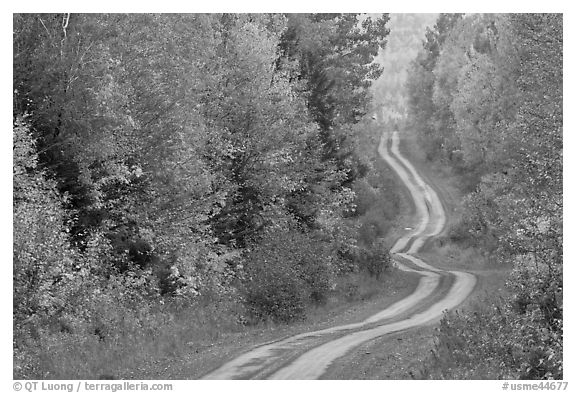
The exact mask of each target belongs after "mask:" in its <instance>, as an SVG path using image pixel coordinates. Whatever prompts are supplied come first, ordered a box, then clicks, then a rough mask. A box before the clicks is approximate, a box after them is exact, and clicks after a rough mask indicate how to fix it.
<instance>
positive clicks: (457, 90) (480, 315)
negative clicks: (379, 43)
mask: <svg viewBox="0 0 576 393" xmlns="http://www.w3.org/2000/svg"><path fill="white" fill-rule="evenodd" d="M562 29H563V25H562V15H561V14H504V15H496V14H474V15H462V14H441V15H440V16H439V17H438V19H437V21H436V24H435V25H434V27H433V28H430V29H428V30H427V32H426V38H425V40H424V42H423V46H422V48H421V50H420V51H419V53H418V55H417V57H416V59H415V60H414V61H413V62H412V64H411V67H410V69H409V71H408V77H407V84H406V90H407V91H406V93H407V103H408V105H407V106H408V108H407V111H408V116H407V118H406V127H407V128H409V129H410V130H412V131H413V132H414V134H415V135H416V138H417V139H418V141H419V145H420V146H421V147H422V149H424V150H425V154H426V158H427V160H428V162H438V163H442V164H443V165H445V166H447V167H449V168H451V169H452V170H453V172H452V173H453V175H454V176H455V178H456V179H458V180H457V182H458V183H459V186H460V189H461V190H462V191H463V193H464V198H463V200H462V201H461V207H460V215H459V220H458V222H457V223H455V224H454V225H453V226H452V228H451V230H450V233H449V234H448V235H447V236H446V238H447V239H445V240H446V241H449V242H451V243H452V244H455V245H457V246H458V247H460V248H462V249H475V250H480V253H479V254H478V255H481V256H482V257H483V258H486V259H487V260H488V261H489V262H491V263H493V264H499V265H504V266H507V267H509V269H510V271H509V276H508V277H507V282H506V287H507V290H508V292H507V295H506V296H504V297H503V298H498V299H489V300H488V301H486V302H484V303H483V304H478V305H476V306H477V307H476V309H475V310H474V311H473V312H467V313H466V312H465V313H450V314H448V315H446V317H445V318H444V320H443V321H442V324H441V327H440V330H439V334H438V336H437V345H436V349H435V352H434V354H433V356H432V358H431V360H430V362H429V364H428V365H427V366H426V367H425V370H424V373H423V374H424V376H425V377H428V378H446V379H518V378H520V379H562V376H563V357H562V356H563V346H562V342H563V300H562V294H563V275H562V257H563V254H562V246H563V237H562V201H563V199H562V156H563V152H562V146H563V145H562V114H563V112H562V103H563V100H562V97H563V96H562V80H563V79H562V75H563V68H562V64H563V62H562V59H563V56H562V53H563V52H562V49H563V46H562V44H563V36H562V31H563V30H562Z"/></svg>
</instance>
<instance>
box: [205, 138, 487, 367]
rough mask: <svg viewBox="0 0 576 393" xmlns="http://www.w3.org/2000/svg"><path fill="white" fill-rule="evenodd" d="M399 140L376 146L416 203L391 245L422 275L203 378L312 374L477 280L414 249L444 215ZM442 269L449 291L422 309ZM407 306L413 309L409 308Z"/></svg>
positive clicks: (425, 319) (412, 322)
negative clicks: (346, 315) (377, 305)
mask: <svg viewBox="0 0 576 393" xmlns="http://www.w3.org/2000/svg"><path fill="white" fill-rule="evenodd" d="M390 139H391V146H390V147H389V146H388V142H389V140H390ZM398 143H399V139H398V134H397V133H396V132H395V133H393V134H392V138H389V135H388V134H387V133H385V134H384V135H383V136H382V139H381V141H380V145H379V147H378V151H379V154H380V155H381V157H382V158H383V159H384V160H385V161H386V162H387V163H388V165H390V167H392V168H393V169H394V171H395V172H396V173H397V174H398V176H399V177H400V178H401V179H402V181H403V182H404V183H405V185H406V187H407V188H408V190H409V191H410V194H411V196H412V198H413V200H414V205H415V207H416V214H417V217H418V225H417V226H416V228H414V229H413V230H412V231H410V232H408V233H407V234H405V235H404V236H403V237H401V238H400V239H398V240H397V241H396V243H395V244H394V246H393V247H392V249H391V250H390V252H391V254H392V256H393V259H394V262H395V264H396V266H397V267H398V268H399V269H401V270H404V271H409V272H413V273H416V274H420V275H421V276H422V277H421V278H420V281H419V283H418V286H417V287H416V289H415V290H414V292H413V293H412V294H411V295H409V296H408V297H406V298H404V299H402V300H400V301H398V302H396V303H394V304H392V305H391V306H389V307H387V308H386V309H384V310H382V311H380V312H379V313H377V314H375V315H372V316H371V317H369V318H367V319H366V320H364V321H362V322H358V323H352V324H348V325H341V326H335V327H332V328H328V329H323V330H318V331H314V332H309V333H302V334H298V335H295V336H291V337H288V338H285V339H282V340H279V341H275V342H270V343H267V344H264V345H261V346H259V347H257V348H255V349H253V350H251V351H249V352H247V353H244V354H243V355H240V356H239V357H237V358H235V359H233V360H231V361H230V362H228V363H226V364H224V365H222V366H221V367H220V368H218V369H216V370H214V371H212V372H211V373H209V374H207V375H205V376H204V377H203V378H202V379H317V378H319V377H320V376H321V375H322V374H323V373H324V372H325V371H326V370H327V368H328V367H329V366H330V364H331V363H332V362H333V361H334V360H335V359H337V358H339V357H341V356H344V355H345V354H346V352H348V351H349V350H351V349H352V348H354V347H356V346H358V345H360V344H362V343H364V342H366V341H369V340H372V339H374V338H377V337H380V336H383V335H386V334H389V333H393V332H397V331H400V330H405V329H409V328H412V327H416V326H421V325H425V324H428V323H431V322H434V321H436V320H438V319H439V318H440V317H441V316H442V312H443V311H444V310H446V309H451V308H454V307H456V306H457V305H458V304H460V303H461V302H462V301H463V300H464V299H466V297H467V296H468V295H469V294H470V292H471V291H472V290H473V288H474V286H475V283H476V278H475V277H474V276H473V275H472V274H469V273H464V272H456V271H443V270H441V269H438V268H436V267H434V266H431V265H429V264H427V263H426V262H424V261H423V260H421V259H420V258H418V257H416V256H415V255H414V254H415V253H417V252H418V250H419V249H420V247H422V245H423V244H424V242H425V241H426V239H428V238H429V237H432V236H435V235H437V234H439V233H440V232H441V231H442V229H443V228H444V225H445V223H446V215H445V213H444V209H443V207H442V203H441V202H440V199H439V198H438V195H437V194H436V193H435V192H434V190H433V189H432V188H431V187H430V186H428V184H426V182H424V180H423V179H422V178H421V177H420V176H419V175H418V173H417V171H416V170H415V169H414V167H413V166H412V164H411V163H410V162H409V161H408V160H406V159H405V158H404V157H403V156H402V155H401V153H400V152H399V150H398ZM446 275H451V276H452V277H453V283H452V286H451V287H450V289H449V290H448V293H447V294H446V295H445V296H444V297H443V298H441V299H440V300H439V301H437V302H435V303H433V304H431V305H429V306H428V307H427V308H426V309H425V310H418V306H419V305H421V304H423V303H424V302H425V300H426V299H429V298H430V297H431V296H432V295H433V294H434V293H436V292H437V291H438V290H439V287H440V280H441V277H442V276H446ZM410 310H414V312H412V313H410ZM405 313H408V316H407V317H406V318H404V319H401V320H396V321H389V320H390V319H391V318H394V317H398V316H400V315H402V314H405ZM308 348H311V349H308ZM287 361H288V364H285V363H286V362H287Z"/></svg>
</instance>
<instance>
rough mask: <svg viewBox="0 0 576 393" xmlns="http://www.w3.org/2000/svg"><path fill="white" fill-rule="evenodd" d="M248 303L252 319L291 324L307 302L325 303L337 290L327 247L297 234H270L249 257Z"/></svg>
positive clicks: (253, 249) (246, 288)
mask: <svg viewBox="0 0 576 393" xmlns="http://www.w3.org/2000/svg"><path fill="white" fill-rule="evenodd" d="M246 260H247V266H246V277H245V279H244V280H243V292H244V300H245V303H246V306H247V308H248V309H249V310H250V313H251V316H252V317H254V318H256V319H259V320H261V319H266V318H271V319H273V320H277V321H281V322H289V321H291V320H295V319H298V318H301V317H303V315H304V311H305V305H306V303H307V302H312V303H321V302H323V301H325V299H326V296H327V293H328V292H329V291H330V289H331V288H332V286H333V277H334V271H333V270H334V269H333V267H332V264H331V260H332V256H331V254H330V252H329V249H328V247H327V245H326V244H325V243H323V242H322V241H320V240H317V239H315V238H314V237H313V236H306V234H303V233H300V232H297V231H279V232H276V233H268V234H266V235H265V236H264V238H263V239H262V240H261V241H260V242H259V243H258V245H256V246H254V247H253V248H252V249H251V251H250V252H249V253H248V254H247V257H246Z"/></svg>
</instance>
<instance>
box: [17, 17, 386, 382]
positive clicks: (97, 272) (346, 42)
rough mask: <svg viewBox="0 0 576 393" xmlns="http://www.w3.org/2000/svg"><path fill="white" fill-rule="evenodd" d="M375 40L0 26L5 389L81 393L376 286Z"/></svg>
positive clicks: (374, 35) (356, 33)
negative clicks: (198, 337) (9, 46)
mask: <svg viewBox="0 0 576 393" xmlns="http://www.w3.org/2000/svg"><path fill="white" fill-rule="evenodd" d="M387 21H388V16H387V15H386V14H384V15H380V16H379V17H375V18H365V17H364V18H358V17H357V15H355V14H297V15H279V14H241V15H235V14H234V15H233V14H223V15H216V14H212V15H200V14H194V15H144V14H138V15H116V14H108V15H101V14H84V15H82V14H72V15H71V14H38V15H36V14H22V15H14V21H13V22H14V41H13V45H14V46H13V51H14V58H13V61H14V62H13V67H14V81H13V87H14V94H13V97H14V110H13V116H14V127H13V141H14V146H13V152H14V166H13V170H14V181H13V185H14V186H13V187H14V188H13V196H14V205H13V213H14V255H13V258H14V281H13V282H14V362H15V367H14V376H15V378H37V379H38V378H65V379H67V378H72V377H83V378H96V377H98V376H99V374H101V373H103V372H113V371H114V367H115V366H117V365H118V363H119V362H123V363H124V364H123V365H126V364H128V363H127V362H128V360H127V359H128V357H127V356H128V355H127V353H129V352H130V351H134V350H135V348H139V349H138V350H140V351H141V350H142V349H141V348H142V347H143V343H144V342H146V345H151V344H150V342H153V343H156V344H154V345H157V346H161V345H167V344H162V340H165V341H166V342H168V341H169V339H167V338H166V336H175V335H178V334H180V333H182V332H181V331H178V329H185V328H188V329H189V330H194V329H195V328H196V327H198V330H202V329H203V331H205V332H206V334H212V333H213V332H214V331H218V329H219V328H220V327H219V326H220V325H222V324H232V325H246V324H255V323H258V322H259V321H272V322H290V321H293V320H297V319H299V318H302V317H303V315H304V310H305V308H306V307H308V306H309V305H311V304H322V302H323V301H324V300H325V298H326V296H327V295H328V294H329V293H330V291H333V290H334V289H335V287H336V279H337V277H340V276H342V275H346V274H350V273H354V272H358V271H366V272H367V273H366V274H369V275H373V276H377V277H378V276H380V274H382V271H383V270H384V269H386V268H387V267H388V263H389V257H388V256H387V249H386V248H385V245H384V244H382V242H378V241H376V239H375V236H364V237H362V236H359V235H358V233H359V232H358V229H359V226H362V223H361V222H359V221H358V220H359V218H360V216H361V215H362V214H363V213H362V214H361V213H358V212H357V211H356V209H355V206H356V205H357V204H358V203H360V204H361V205H363V206H362V209H363V210H364V212H366V211H367V210H369V209H370V207H371V205H372V204H373V203H375V201H373V200H372V201H371V200H369V199H367V198H366V197H364V198H363V196H362V193H360V194H358V193H356V192H355V190H358V189H360V190H366V189H368V191H366V192H369V191H370V190H371V189H372V188H371V187H370V185H369V182H368V180H367V179H368V178H367V177H366V175H367V173H368V172H369V169H370V167H371V164H370V162H369V160H366V159H362V158H361V157H360V156H359V154H358V146H359V144H360V145H361V143H360V142H361V138H360V137H358V136H357V135H355V133H356V131H357V130H355V129H354V127H353V126H354V124H356V123H358V122H359V121H360V120H361V119H362V116H364V115H365V114H366V113H367V111H369V110H370V100H371V95H370V91H369V87H370V85H371V81H372V80H374V79H377V78H378V77H379V75H380V74H381V72H382V68H381V67H380V66H379V65H377V64H375V63H373V59H374V58H375V57H376V56H377V55H378V52H379V50H380V48H383V47H384V46H385V44H386V36H387V35H388V32H389V31H388V29H387V27H386V23H387ZM374 148H375V146H374ZM373 193H374V192H373ZM376 194H377V192H376ZM376 194H375V195H376ZM391 195H393V194H391ZM373 199H375V198H373ZM388 214H389V215H390V213H388ZM392 216H393V214H392ZM172 340H173V338H172ZM139 346H140V347H139ZM122 351H124V357H120V358H118V357H119V356H120V355H119V354H120V353H122ZM167 351H169V350H167ZM130 356H134V355H130ZM141 356H142V357H145V356H146V354H145V353H143V354H141Z"/></svg>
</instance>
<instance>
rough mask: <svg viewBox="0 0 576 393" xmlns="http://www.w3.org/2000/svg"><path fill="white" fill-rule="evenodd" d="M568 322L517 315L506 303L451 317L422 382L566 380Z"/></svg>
mask: <svg viewBox="0 0 576 393" xmlns="http://www.w3.org/2000/svg"><path fill="white" fill-rule="evenodd" d="M562 331H563V329H562V320H556V321H554V323H553V324H550V323H548V322H547V321H545V318H544V317H543V315H542V313H541V312H540V310H538V309H537V308H533V309H531V310H528V311H527V312H525V313H522V314H520V313H517V312H516V311H515V310H514V309H513V308H512V307H511V305H510V303H509V302H508V301H507V300H505V299H497V300H494V299H487V300H485V301H483V302H476V303H475V304H474V306H473V308H472V310H470V311H468V312H466V313H460V312H457V311H454V312H450V313H447V314H446V315H445V316H444V318H443V319H442V321H441V324H440V328H439V329H438V334H437V337H436V345H435V348H434V350H433V351H432V354H431V356H430V357H429V358H428V360H427V362H426V363H425V365H424V366H422V367H421V369H420V370H419V373H417V374H418V377H419V378H425V379H556V380H558V379H562V378H563V367H562V353H563V347H562Z"/></svg>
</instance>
